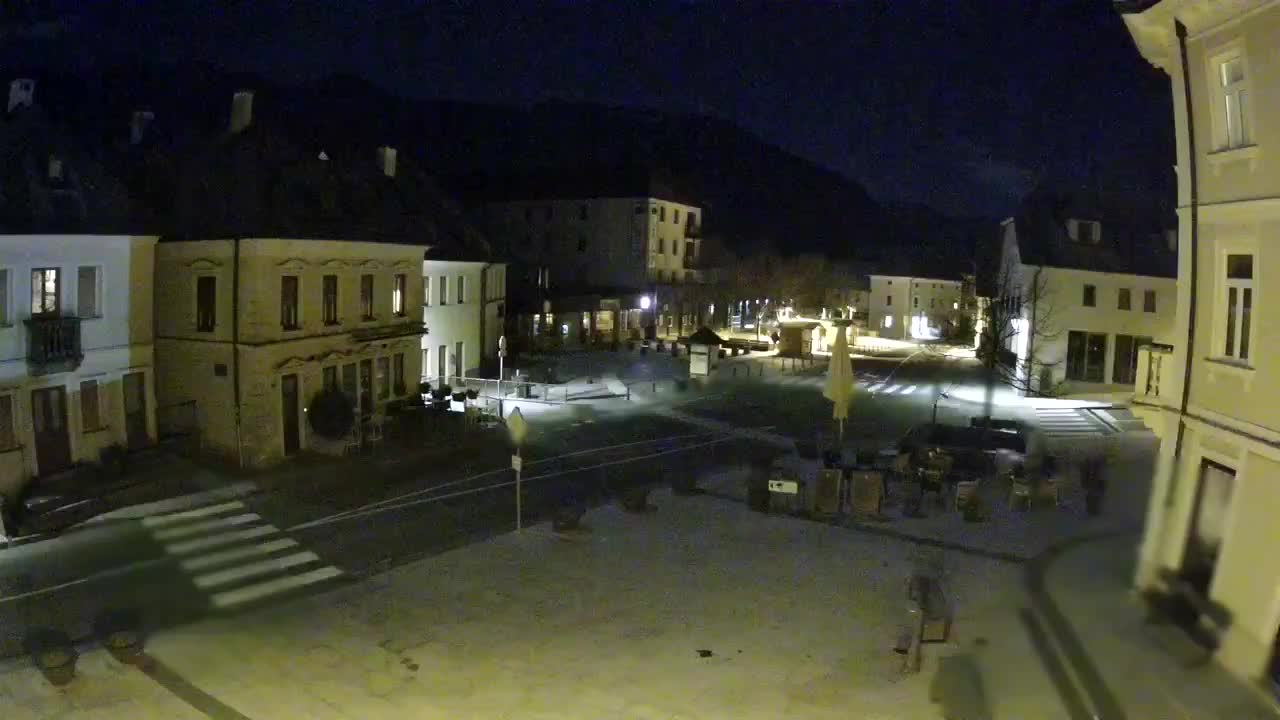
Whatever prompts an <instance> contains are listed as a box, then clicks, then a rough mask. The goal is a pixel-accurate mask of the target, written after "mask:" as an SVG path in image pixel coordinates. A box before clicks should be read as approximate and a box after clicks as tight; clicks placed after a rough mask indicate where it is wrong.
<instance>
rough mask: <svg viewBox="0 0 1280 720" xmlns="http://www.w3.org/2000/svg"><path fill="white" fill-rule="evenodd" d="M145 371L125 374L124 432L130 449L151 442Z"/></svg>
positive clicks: (135, 448)
mask: <svg viewBox="0 0 1280 720" xmlns="http://www.w3.org/2000/svg"><path fill="white" fill-rule="evenodd" d="M145 380H146V376H145V375H144V374H143V373H140V372H136V373H125V376H124V432H125V442H126V443H128V445H129V449H130V450H137V449H138V448H142V447H146V446H147V445H149V444H150V440H151V438H150V436H149V435H148V434H147V384H146V382H145Z"/></svg>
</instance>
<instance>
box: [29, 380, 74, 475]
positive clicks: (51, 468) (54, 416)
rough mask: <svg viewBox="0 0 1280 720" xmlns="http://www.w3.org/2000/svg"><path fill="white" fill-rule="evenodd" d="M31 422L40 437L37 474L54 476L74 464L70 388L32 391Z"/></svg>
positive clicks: (37, 452) (38, 441)
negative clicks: (69, 434) (69, 419)
mask: <svg viewBox="0 0 1280 720" xmlns="http://www.w3.org/2000/svg"><path fill="white" fill-rule="evenodd" d="M31 421H32V425H33V428H34V430H35V439H36V474H37V475H41V476H47V475H52V474H54V473H56V472H58V471H60V470H65V469H66V468H67V467H68V466H70V465H71V440H70V438H68V437H67V391H66V389H65V388H61V387H49V388H40V389H39V390H32V391H31Z"/></svg>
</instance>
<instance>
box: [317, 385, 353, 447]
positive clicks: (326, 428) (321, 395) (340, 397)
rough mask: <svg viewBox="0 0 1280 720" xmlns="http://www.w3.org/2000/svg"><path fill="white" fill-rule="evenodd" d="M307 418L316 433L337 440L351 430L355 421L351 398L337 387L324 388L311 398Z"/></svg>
mask: <svg viewBox="0 0 1280 720" xmlns="http://www.w3.org/2000/svg"><path fill="white" fill-rule="evenodd" d="M307 418H308V419H309V421H310V422H311V429H312V430H314V431H315V433H316V434H317V435H319V436H320V437H324V438H329V439H330V440H338V439H341V438H343V437H345V436H346V434H347V433H349V432H351V428H352V427H353V426H354V425H355V422H356V413H355V410H354V409H353V408H352V407H351V399H350V398H348V397H347V396H346V394H345V393H343V392H342V391H341V390H338V389H337V388H325V389H324V390H321V391H320V392H318V393H316V394H315V397H313V398H311V406H310V407H309V408H308V409H307Z"/></svg>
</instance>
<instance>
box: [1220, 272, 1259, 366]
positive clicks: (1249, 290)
mask: <svg viewBox="0 0 1280 720" xmlns="http://www.w3.org/2000/svg"><path fill="white" fill-rule="evenodd" d="M1226 270H1227V278H1226V287H1225V289H1226V298H1225V300H1226V308H1227V317H1226V320H1227V323H1226V331H1225V335H1226V337H1225V340H1226V342H1225V343H1224V347H1223V354H1224V355H1226V356H1227V357H1229V358H1235V359H1237V360H1240V361H1245V360H1248V359H1249V339H1250V330H1251V328H1250V320H1251V319H1252V318H1251V316H1252V313H1253V255H1228V256H1227V268H1226Z"/></svg>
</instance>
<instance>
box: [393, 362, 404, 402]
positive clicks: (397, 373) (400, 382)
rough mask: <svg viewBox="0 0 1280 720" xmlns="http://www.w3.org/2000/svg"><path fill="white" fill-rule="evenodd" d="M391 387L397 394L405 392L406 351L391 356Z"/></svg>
mask: <svg viewBox="0 0 1280 720" xmlns="http://www.w3.org/2000/svg"><path fill="white" fill-rule="evenodd" d="M391 387H392V388H393V389H394V391H395V394H396V395H403V394H404V388H405V385H404V353H396V354H395V355H392V356H391Z"/></svg>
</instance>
